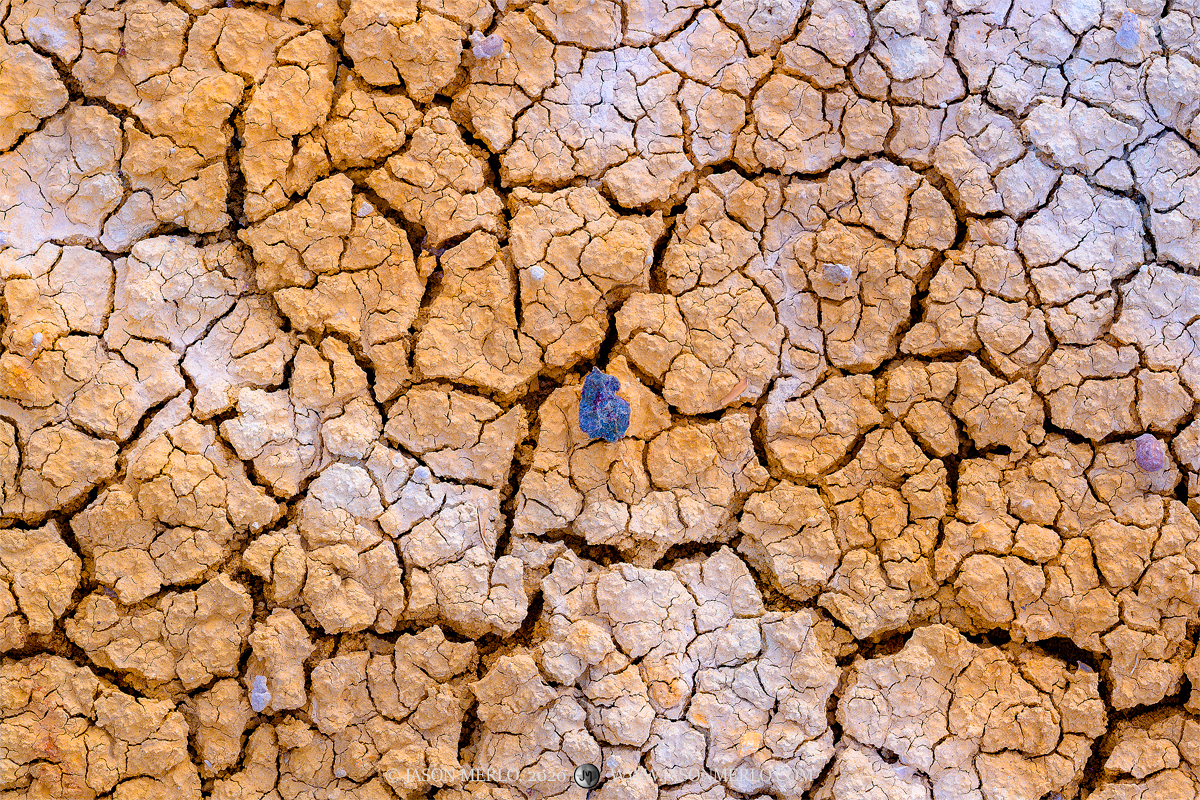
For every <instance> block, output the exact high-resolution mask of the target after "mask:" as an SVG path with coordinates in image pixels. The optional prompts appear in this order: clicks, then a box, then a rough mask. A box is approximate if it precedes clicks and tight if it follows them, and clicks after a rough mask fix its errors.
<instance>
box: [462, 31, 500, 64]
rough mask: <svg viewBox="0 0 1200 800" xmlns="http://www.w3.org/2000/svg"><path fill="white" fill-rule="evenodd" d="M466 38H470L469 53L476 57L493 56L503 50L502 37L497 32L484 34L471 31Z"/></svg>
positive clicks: (486, 57) (487, 57)
mask: <svg viewBox="0 0 1200 800" xmlns="http://www.w3.org/2000/svg"><path fill="white" fill-rule="evenodd" d="M467 38H468V39H470V40H471V55H473V56H475V57H476V58H479V59H489V58H495V57H496V56H498V55H500V54H501V53H503V52H504V39H502V38H500V36H499V35H498V34H495V33H493V34H492V35H491V36H484V35H483V34H481V33H480V32H479V31H472V32H471V35H470V36H468V37H467Z"/></svg>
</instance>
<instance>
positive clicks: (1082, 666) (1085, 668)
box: [1075, 661, 1096, 672]
mask: <svg viewBox="0 0 1200 800" xmlns="http://www.w3.org/2000/svg"><path fill="white" fill-rule="evenodd" d="M1075 666H1076V667H1077V668H1078V669H1079V671H1080V672H1095V671H1096V670H1094V669H1092V668H1091V667H1090V666H1088V664H1087V662H1085V661H1077V662H1075Z"/></svg>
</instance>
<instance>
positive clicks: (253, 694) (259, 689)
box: [250, 675, 271, 714]
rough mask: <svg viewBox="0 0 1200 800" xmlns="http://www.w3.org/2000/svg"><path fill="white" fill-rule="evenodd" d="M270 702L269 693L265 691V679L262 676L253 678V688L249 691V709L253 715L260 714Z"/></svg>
mask: <svg viewBox="0 0 1200 800" xmlns="http://www.w3.org/2000/svg"><path fill="white" fill-rule="evenodd" d="M270 702H271V693H270V692H269V691H267V679H266V678H265V677H263V676H262V675H255V676H254V686H252V687H251V689H250V707H251V708H253V709H254V713H256V714H258V713H261V712H262V710H263V709H264V708H266V707H267V703H270Z"/></svg>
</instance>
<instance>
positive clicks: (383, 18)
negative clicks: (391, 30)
mask: <svg viewBox="0 0 1200 800" xmlns="http://www.w3.org/2000/svg"><path fill="white" fill-rule="evenodd" d="M375 21H376V22H378V23H379V24H380V25H387V21H388V15H387V14H385V13H384V12H382V11H380V12H379V13H378V14H376V15H375Z"/></svg>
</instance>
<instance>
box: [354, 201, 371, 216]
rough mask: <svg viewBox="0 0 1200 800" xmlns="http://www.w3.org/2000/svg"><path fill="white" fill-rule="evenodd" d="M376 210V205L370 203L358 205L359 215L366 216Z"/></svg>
mask: <svg viewBox="0 0 1200 800" xmlns="http://www.w3.org/2000/svg"><path fill="white" fill-rule="evenodd" d="M374 210H375V206H373V205H371V204H370V203H363V204H362V205H361V206H359V207H358V215H359V216H360V217H365V216H367V215H368V214H370V213H371V212H372V211H374Z"/></svg>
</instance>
